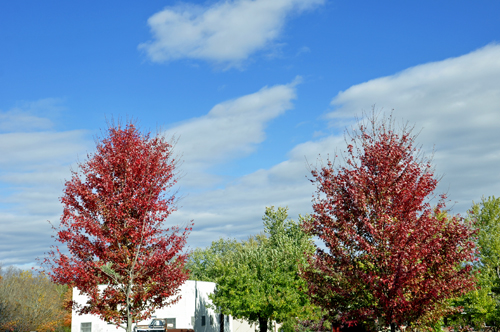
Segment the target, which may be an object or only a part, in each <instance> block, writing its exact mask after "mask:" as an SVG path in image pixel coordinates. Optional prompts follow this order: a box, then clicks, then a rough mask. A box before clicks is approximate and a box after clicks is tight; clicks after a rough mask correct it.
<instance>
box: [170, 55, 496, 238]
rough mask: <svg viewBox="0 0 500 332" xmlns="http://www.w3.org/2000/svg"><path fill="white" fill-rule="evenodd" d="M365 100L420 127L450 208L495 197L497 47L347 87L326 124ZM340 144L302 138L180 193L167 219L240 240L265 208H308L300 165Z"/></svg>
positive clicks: (338, 139) (355, 111) (348, 117)
mask: <svg viewBox="0 0 500 332" xmlns="http://www.w3.org/2000/svg"><path fill="white" fill-rule="evenodd" d="M373 104H376V105H377V107H378V108H379V109H380V108H383V109H385V110H387V111H388V112H390V110H391V109H393V108H394V116H395V117H396V118H397V119H404V120H408V121H409V122H410V123H413V124H415V126H416V127H415V130H416V132H418V130H420V129H422V132H421V134H420V135H419V137H418V143H421V144H422V145H423V149H424V152H426V153H427V154H431V153H432V149H433V148H434V147H435V155H434V165H435V166H436V173H437V176H440V175H444V177H443V178H442V180H441V182H440V184H439V186H438V188H437V190H436V193H437V194H439V193H443V192H447V193H448V195H449V198H450V199H451V200H452V203H451V204H448V207H453V211H452V212H453V213H462V214H463V213H464V212H465V211H466V210H467V209H468V208H469V207H470V206H471V203H472V200H475V201H478V200H479V199H480V198H481V196H483V195H485V196H488V195H497V196H498V188H500V173H499V172H498V171H497V169H498V165H500V130H499V128H500V46H498V45H490V46H487V47H485V48H482V49H480V50H477V51H475V52H472V53H470V54H466V55H464V56H461V57H457V58H453V59H447V60H444V61H438V62H434V63H428V64H424V65H420V66H415V67H412V68H410V69H408V70H405V71H403V72H401V73H397V74H395V75H392V76H388V77H383V78H379V79H375V80H372V81H369V82H366V83H362V84H358V85H355V86H352V87H351V88H349V89H347V90H346V91H344V92H341V93H339V94H338V95H337V96H336V97H335V98H333V101H332V105H333V107H335V110H334V111H332V112H331V113H330V115H329V120H330V121H331V123H330V125H332V126H335V127H341V128H344V127H345V126H348V127H350V126H351V125H355V117H356V116H361V114H362V111H363V110H367V111H370V110H371V107H372V105H373ZM344 150H345V142H344V140H343V135H331V136H328V137H324V138H322V139H320V140H311V141H309V142H305V143H302V144H300V145H297V146H296V147H295V148H293V149H292V150H291V151H290V152H289V158H288V160H286V161H284V162H282V163H280V164H278V165H275V166H273V167H271V168H270V169H261V170H258V171H256V172H254V173H251V174H248V175H246V176H244V177H242V178H240V179H238V180H237V181H233V182H231V183H228V184H227V185H226V186H225V187H224V188H223V189H217V190H213V191H207V192H203V193H201V194H199V195H191V196H189V197H186V199H185V200H184V201H183V204H182V205H183V207H182V209H181V210H179V211H178V212H176V213H175V214H174V215H173V218H174V219H175V220H176V221H179V222H181V220H187V219H193V218H194V220H195V223H196V227H195V230H194V232H193V235H192V239H193V240H194V241H195V243H196V244H197V245H208V244H210V241H213V240H216V239H217V238H218V237H220V236H224V237H225V236H232V237H237V238H245V237H246V236H248V235H249V234H255V233H256V232H258V231H259V230H261V229H262V222H261V216H262V214H263V213H264V208H265V206H269V205H281V206H289V207H290V215H291V216H292V217H296V216H297V214H298V213H308V212H311V199H312V195H313V193H314V191H315V188H314V186H313V185H312V184H311V183H310V182H309V181H308V180H307V178H308V177H310V176H309V175H310V172H309V169H308V163H310V164H312V166H313V167H315V166H318V167H319V166H321V165H322V164H321V163H322V161H323V162H325V161H326V158H328V154H330V156H332V155H333V154H335V153H336V152H337V151H338V152H342V151H344ZM306 159H307V161H308V162H306ZM455 201H456V202H457V203H456V204H454V202H455ZM431 203H432V202H431Z"/></svg>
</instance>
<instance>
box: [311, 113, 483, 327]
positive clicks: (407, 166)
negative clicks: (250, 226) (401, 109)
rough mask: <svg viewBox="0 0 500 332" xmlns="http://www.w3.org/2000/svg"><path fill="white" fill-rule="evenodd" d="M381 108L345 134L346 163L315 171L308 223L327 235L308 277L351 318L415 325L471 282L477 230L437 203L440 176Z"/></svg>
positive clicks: (331, 306)
mask: <svg viewBox="0 0 500 332" xmlns="http://www.w3.org/2000/svg"><path fill="white" fill-rule="evenodd" d="M394 128H395V126H394V122H393V121H392V119H391V118H389V119H384V120H382V121H378V120H377V119H376V116H375V115H373V117H372V118H371V119H370V120H369V121H368V122H365V123H361V124H360V126H359V128H358V130H354V131H353V132H352V133H351V134H350V135H348V136H346V142H347V151H345V158H344V161H345V164H343V165H335V159H334V160H333V161H332V160H329V161H328V164H327V165H325V166H324V167H322V168H321V169H319V170H318V169H316V170H313V171H312V176H313V179H312V182H313V183H315V184H316V185H317V196H316V199H315V200H314V202H313V210H314V213H313V215H312V217H311V219H310V220H309V221H308V222H306V223H305V224H304V227H305V230H306V231H307V232H308V233H309V234H310V235H313V236H317V237H319V239H320V240H321V241H322V242H323V243H324V244H325V247H326V249H323V248H317V250H316V254H315V255H314V256H313V257H312V259H311V261H310V264H311V268H310V269H308V270H306V271H305V273H304V277H305V278H306V280H307V282H308V286H309V291H310V293H311V295H312V299H313V302H314V303H316V304H318V305H319V306H321V307H322V308H324V309H325V310H328V312H329V315H330V319H331V320H333V321H337V322H339V323H342V324H345V325H352V324H355V325H356V324H358V325H367V326H371V327H374V328H375V327H383V326H388V325H391V328H392V329H395V328H396V326H401V325H403V324H404V325H407V324H417V323H418V321H419V320H420V319H421V318H423V317H424V316H426V315H427V314H428V313H429V312H431V311H433V310H436V309H437V307H439V306H441V305H443V303H444V302H445V301H446V300H447V299H449V298H453V297H456V296H460V295H461V294H463V293H465V292H467V291H470V290H471V289H473V288H474V282H475V280H474V277H473V276H472V273H471V272H472V267H471V265H470V264H466V263H467V262H469V263H470V262H472V261H473V260H474V239H473V234H474V230H473V229H472V228H471V226H470V225H469V224H467V223H466V222H465V221H464V220H463V219H462V218H461V217H459V216H452V217H450V218H447V217H443V218H439V217H438V215H439V214H440V213H441V212H442V211H444V210H445V196H444V195H442V196H441V198H440V199H439V200H438V203H437V206H436V207H435V208H431V206H430V204H429V198H430V197H432V194H433V192H434V190H435V188H436V185H437V183H438V181H437V179H436V178H435V177H434V174H433V171H432V165H431V161H430V160H428V159H425V158H423V157H422V156H421V154H420V151H419V149H417V148H415V147H414V144H415V138H416V136H415V135H412V133H411V131H412V130H411V128H410V129H409V128H408V127H406V126H404V127H402V128H401V130H398V132H396V131H395V129H394Z"/></svg>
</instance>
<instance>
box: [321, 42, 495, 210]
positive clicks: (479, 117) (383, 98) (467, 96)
mask: <svg viewBox="0 0 500 332" xmlns="http://www.w3.org/2000/svg"><path fill="white" fill-rule="evenodd" d="M374 104H375V105H376V107H377V108H384V109H385V110H386V111H390V110H391V109H394V115H395V117H396V118H399V119H404V120H405V121H406V120H407V121H409V122H410V123H414V124H416V128H417V129H418V128H422V133H421V135H420V136H419V137H418V141H419V142H420V143H422V144H423V146H424V147H425V148H426V149H427V152H428V153H431V151H430V150H432V147H433V146H435V156H434V162H435V165H436V171H437V173H439V174H441V175H444V177H443V179H442V181H441V186H440V190H441V191H442V192H447V191H449V196H450V198H451V199H452V200H453V201H457V202H458V203H457V205H456V206H455V210H456V211H461V212H464V211H465V210H466V209H467V208H468V207H469V206H470V204H471V201H472V200H473V199H474V200H478V199H479V198H480V197H481V196H482V195H486V196H488V195H498V188H499V187H500V173H499V172H498V171H497V169H498V165H500V45H496V44H492V45H488V46H486V47H484V48H481V49H479V50H477V51H474V52H471V53H469V54H466V55H463V56H460V57H456V58H450V59H447V60H443V61H438V62H433V63H428V64H424V65H420V66H416V67H412V68H410V69H407V70H405V71H402V72H400V73H398V74H395V75H392V76H388V77H382V78H378V79H374V80H371V81H369V82H366V83H363V84H359V85H355V86H353V87H351V88H349V89H347V90H346V91H344V92H341V93H339V94H338V95H337V96H336V97H335V98H334V99H333V101H332V106H333V107H334V108H335V110H334V111H333V112H331V113H330V114H329V118H330V119H331V125H333V126H338V125H344V124H345V121H349V119H352V118H353V117H354V115H355V114H358V115H359V114H360V112H361V110H369V109H370V108H371V105H374Z"/></svg>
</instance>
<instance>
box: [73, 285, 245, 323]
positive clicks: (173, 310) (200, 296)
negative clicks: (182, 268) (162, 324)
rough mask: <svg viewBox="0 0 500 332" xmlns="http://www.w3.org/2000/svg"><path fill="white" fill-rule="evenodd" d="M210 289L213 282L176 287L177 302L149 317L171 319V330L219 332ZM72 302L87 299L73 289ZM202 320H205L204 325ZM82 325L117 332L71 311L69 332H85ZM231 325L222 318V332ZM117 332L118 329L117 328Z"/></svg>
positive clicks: (97, 320)
mask: <svg viewBox="0 0 500 332" xmlns="http://www.w3.org/2000/svg"><path fill="white" fill-rule="evenodd" d="M103 287H104V286H103ZM214 289H215V283H213V282H206V281H193V280H188V281H186V282H185V283H184V284H183V285H182V286H181V288H180V293H179V294H180V295H181V299H180V300H179V301H178V302H177V303H176V304H174V305H172V306H169V307H165V308H161V309H157V310H156V311H155V312H154V313H153V317H154V316H156V318H175V323H176V326H175V327H176V328H178V329H194V330H195V332H221V330H220V315H219V314H217V313H216V312H214V310H213V309H211V308H209V307H208V305H209V304H211V303H212V302H211V301H210V299H209V298H208V295H209V294H211V293H212V292H213V291H214ZM73 300H74V301H75V302H77V303H79V304H85V303H86V302H87V297H86V296H84V295H81V294H80V292H79V291H78V290H77V289H73ZM203 317H205V324H204V325H203ZM150 321H151V320H147V321H140V322H138V324H149V322H150ZM82 323H91V324H92V325H91V326H92V330H91V332H114V331H117V327H116V325H111V324H107V323H106V322H104V321H103V320H101V319H100V318H99V317H98V316H95V315H78V314H77V313H76V312H75V311H74V310H73V313H72V321H71V332H85V331H82V330H81V326H82V325H81V324H82ZM232 325H233V322H232V318H231V317H230V316H224V332H232ZM119 331H122V329H121V328H119ZM238 332H245V331H238ZM252 332H253V331H252Z"/></svg>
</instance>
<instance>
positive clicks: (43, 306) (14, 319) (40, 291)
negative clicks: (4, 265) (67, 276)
mask: <svg viewBox="0 0 500 332" xmlns="http://www.w3.org/2000/svg"><path fill="white" fill-rule="evenodd" d="M66 294H71V290H70V289H68V287H66V286H60V285H56V284H54V283H52V282H51V281H50V279H49V278H48V277H47V276H46V275H44V274H35V273H34V272H32V271H29V270H28V271H23V270H19V269H16V268H13V267H11V268H8V269H7V270H6V271H5V272H4V273H3V276H2V278H1V280H0V330H2V331H5V330H7V331H55V330H56V329H59V328H60V327H62V326H65V323H68V322H65V319H67V318H68V315H69V323H70V325H71V311H68V310H67V309H65V308H64V304H65V296H66Z"/></svg>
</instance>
